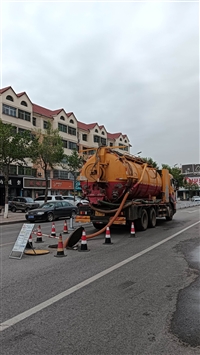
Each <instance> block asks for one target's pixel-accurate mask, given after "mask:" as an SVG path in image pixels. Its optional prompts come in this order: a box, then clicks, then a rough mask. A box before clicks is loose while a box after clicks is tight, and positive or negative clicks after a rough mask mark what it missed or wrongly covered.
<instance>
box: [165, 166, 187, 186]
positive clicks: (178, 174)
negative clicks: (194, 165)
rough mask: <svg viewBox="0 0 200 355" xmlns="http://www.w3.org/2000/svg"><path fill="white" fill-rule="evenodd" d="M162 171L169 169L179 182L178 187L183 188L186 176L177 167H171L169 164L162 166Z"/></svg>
mask: <svg viewBox="0 0 200 355" xmlns="http://www.w3.org/2000/svg"><path fill="white" fill-rule="evenodd" d="M162 169H168V170H169V172H170V174H172V176H173V178H174V179H175V180H176V182H177V187H181V186H183V184H184V176H183V174H182V172H181V169H180V168H179V167H177V166H173V167H170V166H169V165H168V164H162Z"/></svg>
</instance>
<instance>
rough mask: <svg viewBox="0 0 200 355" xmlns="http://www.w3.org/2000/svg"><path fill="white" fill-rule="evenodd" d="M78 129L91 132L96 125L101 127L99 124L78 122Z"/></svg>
mask: <svg viewBox="0 0 200 355" xmlns="http://www.w3.org/2000/svg"><path fill="white" fill-rule="evenodd" d="M77 124H78V128H80V129H84V130H85V131H89V130H90V129H92V128H94V127H95V126H96V125H97V126H98V127H99V125H98V123H83V122H80V121H77Z"/></svg>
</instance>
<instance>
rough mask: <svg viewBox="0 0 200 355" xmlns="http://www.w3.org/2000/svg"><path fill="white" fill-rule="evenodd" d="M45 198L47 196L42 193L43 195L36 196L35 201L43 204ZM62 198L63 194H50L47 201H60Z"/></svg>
mask: <svg viewBox="0 0 200 355" xmlns="http://www.w3.org/2000/svg"><path fill="white" fill-rule="evenodd" d="M44 198H45V196H44V195H41V196H39V197H37V198H35V199H34V201H35V202H37V203H39V205H40V206H41V205H43V203H44ZM60 200H63V197H62V195H48V196H47V202H49V201H60Z"/></svg>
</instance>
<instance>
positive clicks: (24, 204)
mask: <svg viewBox="0 0 200 355" xmlns="http://www.w3.org/2000/svg"><path fill="white" fill-rule="evenodd" d="M37 207H39V203H37V202H34V200H33V199H32V198H31V197H21V196H19V197H14V198H13V200H12V201H10V202H9V204H8V208H9V210H11V211H12V212H16V211H18V210H19V211H22V212H28V211H29V210H31V209H34V208H37Z"/></svg>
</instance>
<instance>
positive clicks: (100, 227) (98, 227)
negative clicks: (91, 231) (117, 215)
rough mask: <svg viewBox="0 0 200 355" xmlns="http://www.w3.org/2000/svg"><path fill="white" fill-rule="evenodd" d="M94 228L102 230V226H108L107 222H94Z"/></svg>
mask: <svg viewBox="0 0 200 355" xmlns="http://www.w3.org/2000/svg"><path fill="white" fill-rule="evenodd" d="M93 226H94V228H96V229H98V230H100V229H102V228H104V227H105V226H106V224H102V223H93Z"/></svg>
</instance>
